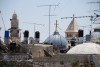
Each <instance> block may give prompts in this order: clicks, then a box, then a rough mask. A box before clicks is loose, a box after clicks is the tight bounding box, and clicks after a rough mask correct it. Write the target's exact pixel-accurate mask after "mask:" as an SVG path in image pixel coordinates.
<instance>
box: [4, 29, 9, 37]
mask: <svg viewBox="0 0 100 67" xmlns="http://www.w3.org/2000/svg"><path fill="white" fill-rule="evenodd" d="M4 37H5V38H8V37H9V31H8V30H6V31H5V36H4Z"/></svg>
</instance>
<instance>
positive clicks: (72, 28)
mask: <svg viewBox="0 0 100 67" xmlns="http://www.w3.org/2000/svg"><path fill="white" fill-rule="evenodd" d="M78 30H79V25H78V24H77V22H76V20H75V17H74V16H73V19H72V21H71V22H70V24H69V26H68V27H67V29H66V31H65V37H66V39H67V40H68V42H70V41H71V38H72V37H76V38H78Z"/></svg>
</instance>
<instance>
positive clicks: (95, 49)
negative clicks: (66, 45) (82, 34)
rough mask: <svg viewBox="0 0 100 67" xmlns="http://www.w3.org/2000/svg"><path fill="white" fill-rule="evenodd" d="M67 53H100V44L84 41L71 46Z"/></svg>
mask: <svg viewBox="0 0 100 67" xmlns="http://www.w3.org/2000/svg"><path fill="white" fill-rule="evenodd" d="M67 54H100V45H99V44H95V43H83V44H79V45H77V46H75V47H73V48H71V49H70V50H69V51H68V52H67Z"/></svg>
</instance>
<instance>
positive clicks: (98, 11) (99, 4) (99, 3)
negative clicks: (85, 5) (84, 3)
mask: <svg viewBox="0 0 100 67" xmlns="http://www.w3.org/2000/svg"><path fill="white" fill-rule="evenodd" d="M89 3H91V4H99V10H94V11H97V12H100V2H99V1H98V2H89Z"/></svg>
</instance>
